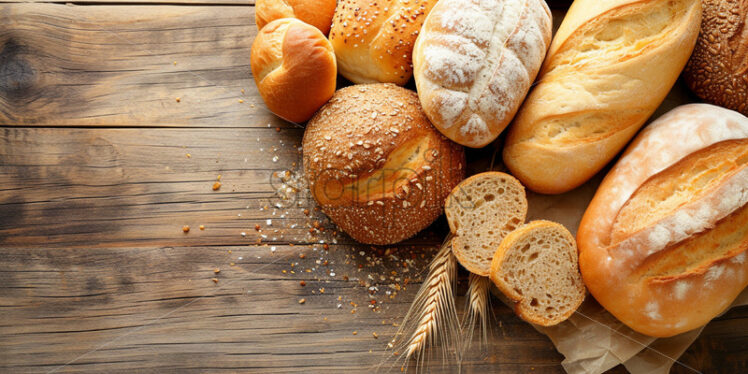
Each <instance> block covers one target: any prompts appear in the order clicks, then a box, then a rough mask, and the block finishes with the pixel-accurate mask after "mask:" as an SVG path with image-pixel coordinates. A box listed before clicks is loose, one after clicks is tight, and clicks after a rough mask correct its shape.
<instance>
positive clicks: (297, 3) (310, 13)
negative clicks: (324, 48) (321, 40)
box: [254, 0, 337, 35]
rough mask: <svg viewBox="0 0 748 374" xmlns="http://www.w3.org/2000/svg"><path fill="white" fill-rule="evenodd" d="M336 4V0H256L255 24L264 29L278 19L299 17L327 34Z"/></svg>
mask: <svg viewBox="0 0 748 374" xmlns="http://www.w3.org/2000/svg"><path fill="white" fill-rule="evenodd" d="M336 5H337V1H336V0H256V1H255V7H254V9H255V24H257V29H258V30H262V28H263V27H265V25H267V24H268V23H270V22H272V21H275V20H276V19H280V18H298V19H299V20H301V21H303V22H305V23H308V24H310V25H312V26H314V27H316V28H318V29H319V31H321V32H322V34H325V35H327V34H328V33H329V32H330V25H331V24H332V16H333V14H334V13H335V6H336Z"/></svg>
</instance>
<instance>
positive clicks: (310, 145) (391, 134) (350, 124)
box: [302, 83, 465, 245]
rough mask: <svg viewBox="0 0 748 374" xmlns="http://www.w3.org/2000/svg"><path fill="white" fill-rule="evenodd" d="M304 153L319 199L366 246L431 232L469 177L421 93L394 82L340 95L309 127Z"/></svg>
mask: <svg viewBox="0 0 748 374" xmlns="http://www.w3.org/2000/svg"><path fill="white" fill-rule="evenodd" d="M302 147H303V154H304V174H305V176H306V179H307V181H308V182H309V189H310V190H311V193H312V196H313V197H314V199H315V200H316V201H317V203H318V204H319V205H320V207H321V208H322V211H323V212H324V213H325V214H327V216H328V217H330V219H331V220H332V221H333V222H335V224H337V225H338V226H339V227H340V228H341V229H342V230H343V231H345V232H346V233H348V235H350V236H351V237H352V238H353V239H355V240H357V241H359V242H361V243H366V244H378V245H382V244H393V243H397V242H399V241H402V240H404V239H407V238H409V237H411V236H413V235H415V234H416V233H417V232H419V231H421V230H422V229H424V228H426V227H427V226H428V225H430V224H431V223H432V222H433V221H434V220H435V219H436V218H437V217H439V216H440V215H441V214H442V210H443V206H444V200H445V199H446V197H447V195H448V194H449V192H450V191H451V190H452V188H453V187H454V186H456V185H457V183H459V182H460V181H461V180H462V179H463V178H464V176H465V171H464V167H465V153H464V150H463V148H462V147H461V146H459V145H458V144H455V143H453V142H452V141H450V140H449V139H447V138H445V137H444V136H443V135H441V134H440V133H439V132H438V131H436V129H435V128H434V127H433V126H431V123H429V121H428V118H426V115H425V114H423V111H422V110H421V105H420V103H419V102H418V96H417V95H416V93H415V92H413V91H410V90H407V89H405V88H402V87H398V86H396V85H393V84H383V83H377V84H367V85H354V86H349V87H346V88H343V89H341V90H339V91H338V92H336V93H335V95H334V96H333V97H332V99H330V101H329V102H328V103H327V104H326V105H325V106H323V107H322V108H321V109H320V110H319V112H318V113H317V114H316V115H315V116H314V118H312V119H311V120H310V121H309V123H308V124H307V127H306V131H305V132H304V139H303V144H302Z"/></svg>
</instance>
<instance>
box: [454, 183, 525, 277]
mask: <svg viewBox="0 0 748 374" xmlns="http://www.w3.org/2000/svg"><path fill="white" fill-rule="evenodd" d="M445 213H446V215H447V220H448V221H449V226H450V228H451V230H452V232H453V233H455V234H456V236H455V238H454V239H453V241H452V249H453V252H454V254H455V257H457V260H458V261H460V264H462V266H464V267H465V268H466V269H468V270H470V271H471V272H472V273H475V274H478V275H482V276H487V275H488V274H489V271H490V269H491V259H492V258H493V254H494V252H495V251H496V248H497V247H498V246H499V244H500V243H501V240H502V239H504V237H506V235H507V234H508V233H510V232H512V231H514V230H515V229H516V228H517V227H519V226H520V225H521V224H522V223H524V222H525V217H526V215H527V197H526V196H525V188H524V187H523V186H522V184H520V182H519V181H518V180H517V179H515V178H514V177H512V176H511V175H509V174H505V173H499V172H487V173H482V174H478V175H475V176H473V177H471V178H468V179H466V180H465V181H463V182H462V183H460V184H459V185H458V186H457V187H455V189H454V190H453V191H452V193H451V194H450V195H449V197H448V198H447V204H446V207H445Z"/></svg>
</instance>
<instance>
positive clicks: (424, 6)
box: [330, 0, 437, 86]
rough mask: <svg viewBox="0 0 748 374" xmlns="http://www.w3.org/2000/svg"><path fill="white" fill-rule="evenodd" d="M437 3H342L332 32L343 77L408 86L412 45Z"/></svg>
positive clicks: (404, 0) (422, 0)
mask: <svg viewBox="0 0 748 374" xmlns="http://www.w3.org/2000/svg"><path fill="white" fill-rule="evenodd" d="M436 2H437V0H377V1H369V0H340V1H339V2H338V7H337V9H336V10H335V16H334V18H333V22H332V29H331V30H330V42H331V43H332V45H333V48H334V49H335V55H336V56H337V58H338V69H339V71H340V74H341V75H343V76H344V77H346V78H347V79H348V80H350V81H351V82H353V83H374V82H383V83H395V84H398V85H401V86H402V85H405V84H406V83H408V81H409V80H410V77H411V76H413V61H412V54H413V44H414V43H415V40H416V37H417V36H418V33H419V32H420V30H421V26H422V25H423V21H424V20H425V19H426V15H428V13H429V11H431V8H432V7H433V6H434V4H436Z"/></svg>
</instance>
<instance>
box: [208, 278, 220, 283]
mask: <svg viewBox="0 0 748 374" xmlns="http://www.w3.org/2000/svg"><path fill="white" fill-rule="evenodd" d="M210 280H212V281H213V283H218V278H211V279H210Z"/></svg>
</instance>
